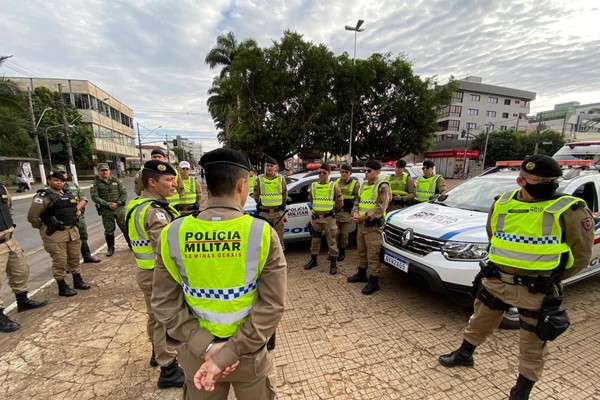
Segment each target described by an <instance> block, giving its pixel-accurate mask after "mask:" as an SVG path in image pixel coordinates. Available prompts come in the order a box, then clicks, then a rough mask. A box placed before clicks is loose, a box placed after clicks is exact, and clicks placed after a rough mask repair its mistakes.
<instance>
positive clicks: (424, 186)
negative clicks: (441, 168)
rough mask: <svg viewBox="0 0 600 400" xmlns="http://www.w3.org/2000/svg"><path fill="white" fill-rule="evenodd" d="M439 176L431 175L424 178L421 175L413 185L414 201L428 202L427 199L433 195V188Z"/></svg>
mask: <svg viewBox="0 0 600 400" xmlns="http://www.w3.org/2000/svg"><path fill="white" fill-rule="evenodd" d="M440 176H441V175H433V176H431V177H429V178H425V177H424V176H423V175H421V176H420V177H418V178H417V182H416V184H415V186H416V188H415V201H417V202H419V203H423V202H425V201H429V198H430V197H431V196H433V195H434V194H435V187H436V185H437V181H438V179H440Z"/></svg>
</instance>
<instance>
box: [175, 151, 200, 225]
mask: <svg viewBox="0 0 600 400" xmlns="http://www.w3.org/2000/svg"><path fill="white" fill-rule="evenodd" d="M179 168H190V163H189V162H187V161H182V162H180V163H179ZM179 180H180V181H182V183H183V193H182V194H181V196H180V198H179V205H178V207H177V209H178V210H179V211H180V212H181V214H182V215H185V214H189V213H191V212H193V211H195V210H199V209H200V196H201V195H202V187H201V186H200V182H198V180H197V179H196V177H194V176H191V175H190V176H188V177H187V179H184V178H183V177H182V176H181V175H179Z"/></svg>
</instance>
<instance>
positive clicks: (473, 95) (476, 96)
mask: <svg viewBox="0 0 600 400" xmlns="http://www.w3.org/2000/svg"><path fill="white" fill-rule="evenodd" d="M480 99H481V96H480V95H478V94H472V95H471V101H479V100H480Z"/></svg>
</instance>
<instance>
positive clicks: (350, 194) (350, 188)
mask: <svg viewBox="0 0 600 400" xmlns="http://www.w3.org/2000/svg"><path fill="white" fill-rule="evenodd" d="M357 182H358V181H357V180H356V179H354V178H350V179H349V181H348V182H346V183H342V178H338V179H337V180H336V181H335V184H336V185H338V186H339V187H340V189H341V191H342V196H344V200H354V197H355V196H354V187H355V186H356V183H357Z"/></svg>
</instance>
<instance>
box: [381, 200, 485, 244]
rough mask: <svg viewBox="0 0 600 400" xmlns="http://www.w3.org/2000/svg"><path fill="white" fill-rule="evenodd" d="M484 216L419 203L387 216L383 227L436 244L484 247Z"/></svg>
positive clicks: (437, 205)
mask: <svg viewBox="0 0 600 400" xmlns="http://www.w3.org/2000/svg"><path fill="white" fill-rule="evenodd" d="M487 216H488V214H487V213H483V212H480V211H469V210H462V209H460V208H453V207H447V206H443V205H440V204H435V203H422V204H417V205H414V206H412V207H408V208H404V209H402V210H397V211H393V212H391V213H389V214H388V215H387V216H386V224H390V225H392V226H396V227H399V228H402V229H407V228H411V229H412V230H413V231H414V233H415V234H417V235H423V236H428V237H432V238H437V239H440V240H454V241H460V242H478V243H487V242H488V238H487V234H486V231H485V224H486V221H487Z"/></svg>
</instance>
